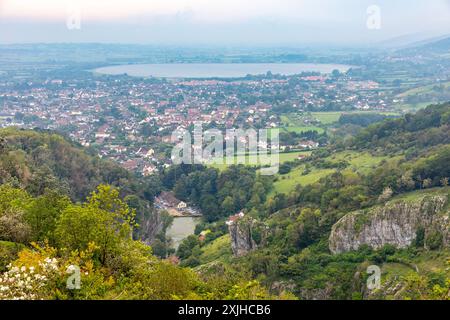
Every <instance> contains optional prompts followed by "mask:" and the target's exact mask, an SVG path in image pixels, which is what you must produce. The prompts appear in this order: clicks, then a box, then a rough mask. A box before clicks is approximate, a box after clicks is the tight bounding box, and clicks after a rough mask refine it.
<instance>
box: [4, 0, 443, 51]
mask: <svg viewBox="0 0 450 320" xmlns="http://www.w3.org/2000/svg"><path fill="white" fill-rule="evenodd" d="M105 3H106V2H105V0H91V1H87V0H77V1H74V0H72V1H69V0H65V1H61V0H59V1H57V0H40V1H31V0H15V1H11V0H2V1H0V27H1V28H0V43H1V44H27V43H102V44H142V45H168V46H171V45H178V46H190V45H207V46H230V45H231V46H233V45H235V46H241V45H246V46H266V47H267V46H269V47H273V46H322V45H331V46H367V45H369V46H370V45H374V44H375V45H376V44H378V43H382V42H385V41H389V40H393V39H396V38H403V37H412V38H417V39H419V40H421V39H426V38H432V37H438V36H442V35H444V34H448V33H450V1H449V0H436V1H433V3H423V1H419V0H413V1H412V2H411V1H406V0H397V1H395V2H392V1H387V0H378V1H370V0H363V1H357V0H347V1H346V2H345V4H343V3H342V1H337V0H320V1H306V0H298V1H295V0H281V1H274V0H264V1H255V0H245V1H237V0H232V1H224V0H217V1H214V2H210V1H209V2H208V1H204V0H175V1H172V2H170V3H167V1H162V0H153V1H151V2H149V1H142V0H129V1H127V2H126V3H123V1H120V0H112V1H111V0H110V1H108V2H107V3H108V5H107V6H105ZM256 3H257V4H258V5H255V4H256ZM374 6H375V7H374ZM374 8H375V9H374ZM374 10H375V11H374ZM406 11H407V13H406ZM429 17H433V19H430V18H429ZM418 19H422V21H423V22H422V23H420V24H419V23H417V20H418ZM371 20H373V21H371ZM371 23H372V26H371V25H370V24H371Z"/></svg>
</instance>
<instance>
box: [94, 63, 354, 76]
mask: <svg viewBox="0 0 450 320" xmlns="http://www.w3.org/2000/svg"><path fill="white" fill-rule="evenodd" d="M335 69H337V70H339V71H341V72H345V71H347V70H348V69H350V66H346V65H339V64H311V63H173V64H134V65H120V66H111V67H103V68H98V69H95V70H94V71H95V72H97V73H101V74H108V75H122V74H128V75H129V76H136V77H150V76H152V77H157V78H239V77H245V76H246V75H248V74H251V75H260V74H266V73H267V72H268V71H270V72H272V73H273V74H282V75H293V74H298V73H301V72H311V71H315V72H321V73H331V72H332V71H333V70H335Z"/></svg>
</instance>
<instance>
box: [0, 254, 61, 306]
mask: <svg viewBox="0 0 450 320" xmlns="http://www.w3.org/2000/svg"><path fill="white" fill-rule="evenodd" d="M57 273H58V261H57V260H56V259H55V258H53V259H51V258H45V259H44V261H42V262H39V268H35V267H33V266H31V267H27V266H21V267H18V266H13V265H12V264H9V265H8V271H6V272H5V273H3V274H1V275H0V299H1V300H35V299H44V298H45V286H46V284H47V282H48V280H49V278H52V277H54V276H55V275H56V274H57Z"/></svg>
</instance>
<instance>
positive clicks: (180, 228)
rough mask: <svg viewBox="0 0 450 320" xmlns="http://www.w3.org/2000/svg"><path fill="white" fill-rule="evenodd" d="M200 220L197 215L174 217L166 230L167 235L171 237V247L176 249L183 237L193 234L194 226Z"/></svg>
mask: <svg viewBox="0 0 450 320" xmlns="http://www.w3.org/2000/svg"><path fill="white" fill-rule="evenodd" d="M200 221H201V218H199V217H174V219H173V223H172V225H171V226H170V227H169V229H168V230H167V236H168V237H170V238H172V247H173V248H175V249H178V246H179V245H180V243H181V241H182V240H183V239H185V238H187V237H188V236H190V235H191V234H194V231H195V226H196V225H197V224H198V223H199V222H200Z"/></svg>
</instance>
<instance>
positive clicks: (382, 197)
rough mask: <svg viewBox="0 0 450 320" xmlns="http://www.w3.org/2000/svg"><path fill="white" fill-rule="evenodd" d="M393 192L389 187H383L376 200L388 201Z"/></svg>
mask: <svg viewBox="0 0 450 320" xmlns="http://www.w3.org/2000/svg"><path fill="white" fill-rule="evenodd" d="M393 193H394V192H393V191H392V188H391V187H386V188H384V190H383V193H382V194H381V195H380V196H379V197H378V201H380V202H386V201H388V200H389V199H390V198H391V197H392V194H393Z"/></svg>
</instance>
